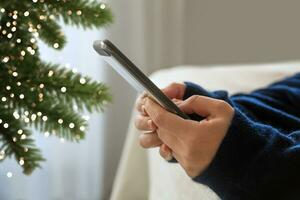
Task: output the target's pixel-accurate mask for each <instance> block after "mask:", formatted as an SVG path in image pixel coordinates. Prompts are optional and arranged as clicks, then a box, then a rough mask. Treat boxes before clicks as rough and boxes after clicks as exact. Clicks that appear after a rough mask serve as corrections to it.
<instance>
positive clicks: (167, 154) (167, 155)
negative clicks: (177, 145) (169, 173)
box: [159, 144, 173, 161]
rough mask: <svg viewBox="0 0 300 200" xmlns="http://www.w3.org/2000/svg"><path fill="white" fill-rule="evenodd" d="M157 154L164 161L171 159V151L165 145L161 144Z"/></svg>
mask: <svg viewBox="0 0 300 200" xmlns="http://www.w3.org/2000/svg"><path fill="white" fill-rule="evenodd" d="M159 154H160V156H161V157H163V158H164V159H165V160H167V161H170V160H172V159H173V156H172V150H171V149H170V148H169V147H168V146H167V145H165V144H162V145H161V146H160V148H159Z"/></svg>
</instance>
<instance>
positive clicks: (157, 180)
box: [111, 62, 300, 200]
mask: <svg viewBox="0 0 300 200" xmlns="http://www.w3.org/2000/svg"><path fill="white" fill-rule="evenodd" d="M295 72H300V63H299V62H291V63H276V64H275V63H274V64H260V65H236V66H214V67H199V66H181V67H176V68H171V69H166V70H160V71H158V72H156V73H154V74H153V75H152V76H151V79H152V80H153V81H154V82H155V83H156V84H157V85H158V86H159V87H165V86H167V85H168V84H170V83H171V82H182V81H192V82H195V83H198V84H200V85H201V86H203V87H204V88H206V89H208V90H219V89H224V90H228V91H229V92H230V93H236V92H249V91H251V90H253V89H255V88H259V87H263V86H266V85H267V84H269V83H271V82H273V81H276V80H280V79H282V78H284V77H286V76H289V75H292V74H294V73H295ZM134 115H135V113H133V116H134ZM138 134H139V132H138V131H137V130H136V129H135V128H134V126H133V123H132V122H131V123H130V125H129V130H128V135H127V139H126V142H125V146H124V151H123V155H122V158H121V161H120V165H119V169H118V172H117V175H116V178H115V182H114V186H113V190H112V195H111V199H112V200H135V199H137V200H141V199H149V200H169V199H170V200H185V199H187V200H190V199H201V200H214V199H219V197H218V196H217V195H216V194H215V193H214V192H213V191H212V190H210V188H208V187H206V186H205V185H202V184H198V183H195V182H193V181H192V180H191V179H190V178H189V177H188V176H187V175H186V174H185V172H184V171H183V170H182V168H181V167H180V166H179V165H178V164H170V163H167V162H166V161H165V160H163V159H162V158H161V157H160V156H159V153H158V150H157V149H152V150H144V149H142V148H141V147H139V145H138V142H137V141H138V140H137V137H138Z"/></svg>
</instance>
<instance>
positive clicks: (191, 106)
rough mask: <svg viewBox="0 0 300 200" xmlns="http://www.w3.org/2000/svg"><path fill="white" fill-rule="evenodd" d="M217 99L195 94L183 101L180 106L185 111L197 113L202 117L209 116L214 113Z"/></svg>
mask: <svg viewBox="0 0 300 200" xmlns="http://www.w3.org/2000/svg"><path fill="white" fill-rule="evenodd" d="M217 101H218V100H216V99H213V98H209V97H205V96H200V95H194V96H191V97H190V98H188V99H186V100H185V101H183V102H182V103H181V104H180V105H179V106H178V107H179V108H180V110H182V111H183V112H184V113H187V114H192V113H196V114H198V115H200V116H202V117H208V116H210V115H211V114H212V113H213V111H214V108H215V106H216V102H217Z"/></svg>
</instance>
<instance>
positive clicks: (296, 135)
mask: <svg viewBox="0 0 300 200" xmlns="http://www.w3.org/2000/svg"><path fill="white" fill-rule="evenodd" d="M185 84H186V85H187V89H186V92H185V95H184V99H186V98H188V97H189V96H192V95H195V94H196V95H205V96H209V97H212V98H218V99H223V100H225V101H227V102H228V103H230V104H231V105H232V106H233V107H234V109H235V115H234V118H233V120H232V123H231V126H230V128H229V130H228V133H227V135H226V136H225V138H224V140H223V142H222V144H221V146H220V148H219V150H218V152H217V154H216V156H215V158H214V159H213V161H212V163H211V164H210V166H209V167H208V169H206V170H205V172H204V173H203V174H201V175H200V176H198V177H196V178H194V180H195V181H197V182H199V183H203V184H206V185H208V186H209V187H210V188H211V189H212V190H214V191H215V192H216V193H217V194H218V195H219V196H220V197H221V199H230V200H233V199H284V200H286V199H300V73H299V74H296V75H295V76H293V77H289V78H287V79H285V80H282V81H279V82H276V83H274V84H271V85H270V86H268V87H266V88H263V89H259V90H255V91H253V92H251V93H250V94H236V95H233V96H230V97H228V95H227V92H225V91H215V92H208V91H206V90H205V89H203V88H202V87H200V86H198V85H196V84H193V83H190V82H186V83H185Z"/></svg>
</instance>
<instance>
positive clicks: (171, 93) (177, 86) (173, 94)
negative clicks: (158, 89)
mask: <svg viewBox="0 0 300 200" xmlns="http://www.w3.org/2000/svg"><path fill="white" fill-rule="evenodd" d="M185 88H186V86H185V84H183V83H172V84H170V85H169V86H167V87H166V88H164V89H162V92H163V93H164V94H165V95H166V96H167V97H169V98H170V99H173V98H176V99H182V98H183V95H184V92H185Z"/></svg>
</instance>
